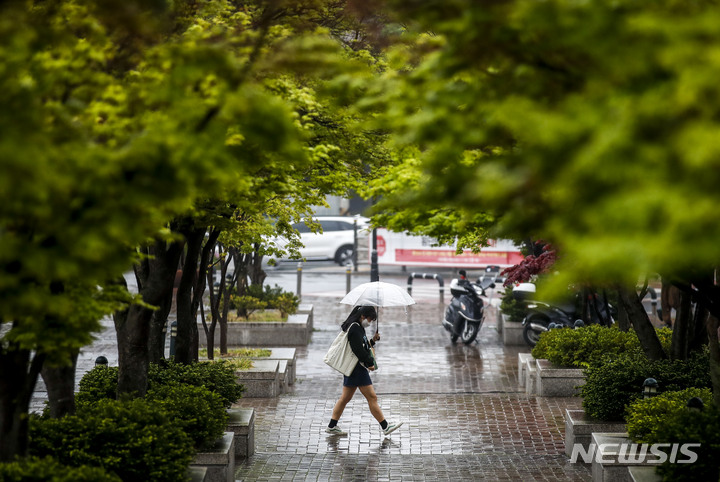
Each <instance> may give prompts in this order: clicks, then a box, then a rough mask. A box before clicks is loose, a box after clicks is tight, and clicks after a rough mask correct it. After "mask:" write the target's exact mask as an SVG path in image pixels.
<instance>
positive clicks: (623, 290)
mask: <svg viewBox="0 0 720 482" xmlns="http://www.w3.org/2000/svg"><path fill="white" fill-rule="evenodd" d="M618 294H619V299H620V304H621V305H622V306H623V308H624V309H625V312H626V313H627V315H628V319H629V320H630V323H632V326H633V328H635V332H636V333H637V335H638V338H639V339H640V344H641V345H642V348H643V351H644V352H645V355H646V356H647V357H648V358H649V359H650V360H663V359H665V358H667V355H666V354H665V351H664V350H663V348H662V345H661V344H660V339H658V337H657V334H656V333H655V327H654V326H653V324H652V323H651V322H650V318H648V315H647V312H646V311H645V307H644V306H643V304H642V301H641V299H640V298H639V297H638V295H637V293H636V292H635V290H634V289H628V288H627V287H625V286H619V287H618Z"/></svg>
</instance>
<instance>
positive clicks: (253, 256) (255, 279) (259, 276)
mask: <svg viewBox="0 0 720 482" xmlns="http://www.w3.org/2000/svg"><path fill="white" fill-rule="evenodd" d="M258 248H259V246H258V245H255V249H254V250H253V252H252V253H250V254H249V255H248V256H249V260H248V270H247V271H248V274H249V277H250V284H251V285H260V286H262V285H263V283H265V278H267V273H266V272H265V270H264V269H263V268H262V260H263V257H262V256H261V255H260V254H259V253H258Z"/></svg>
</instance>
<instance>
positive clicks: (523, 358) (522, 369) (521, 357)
mask: <svg viewBox="0 0 720 482" xmlns="http://www.w3.org/2000/svg"><path fill="white" fill-rule="evenodd" d="M532 359H533V356H532V355H531V354H530V353H518V386H519V387H521V388H525V377H526V374H527V362H528V360H532Z"/></svg>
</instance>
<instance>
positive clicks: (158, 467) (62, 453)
mask: <svg viewBox="0 0 720 482" xmlns="http://www.w3.org/2000/svg"><path fill="white" fill-rule="evenodd" d="M30 453H31V455H34V456H38V457H48V456H49V457H53V458H55V459H57V460H58V461H59V462H60V463H61V464H64V465H70V466H75V467H81V466H83V465H89V466H97V467H103V468H104V469H105V470H107V471H109V472H115V473H116V474H117V475H118V476H119V477H120V478H121V479H122V480H125V481H136V480H152V481H177V480H184V478H185V476H186V473H187V468H188V466H189V464H190V462H191V460H192V456H193V453H194V450H193V443H192V440H191V439H190V437H189V436H188V435H187V434H186V433H185V432H184V431H183V430H182V429H181V428H180V427H179V426H177V425H176V424H175V423H174V422H173V421H172V420H170V419H169V418H168V415H167V413H166V412H165V411H164V410H158V407H157V406H155V405H153V404H152V403H150V402H148V401H147V400H143V399H136V400H127V401H118V400H100V401H98V402H96V403H95V404H92V405H90V404H86V405H82V406H80V407H78V410H77V413H76V414H75V415H69V416H65V417H63V418H60V419H51V418H38V417H32V418H31V420H30Z"/></svg>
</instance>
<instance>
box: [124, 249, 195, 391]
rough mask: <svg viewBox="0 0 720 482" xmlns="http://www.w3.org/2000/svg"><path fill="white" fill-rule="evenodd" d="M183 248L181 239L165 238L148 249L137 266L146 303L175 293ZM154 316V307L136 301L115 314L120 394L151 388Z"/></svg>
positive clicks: (160, 299)
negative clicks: (149, 380) (151, 331)
mask: <svg viewBox="0 0 720 482" xmlns="http://www.w3.org/2000/svg"><path fill="white" fill-rule="evenodd" d="M182 249H183V243H182V242H180V241H178V242H173V243H170V244H167V243H166V242H165V241H162V240H159V241H157V242H156V243H155V244H153V245H152V246H149V247H148V248H147V249H146V253H145V254H146V257H145V259H144V260H143V261H142V263H141V264H140V266H138V267H137V268H136V276H137V278H138V288H139V291H140V294H141V295H142V299H143V301H144V302H145V303H147V304H149V305H152V306H161V305H162V303H163V302H164V300H165V299H166V297H167V296H168V293H170V294H172V289H173V282H174V280H175V273H176V271H177V266H178V261H179V259H180V255H181V254H182ZM121 282H122V283H124V282H125V281H124V279H123V280H122V281H121ZM152 315H153V310H151V309H150V308H145V307H144V306H141V305H137V304H134V305H131V306H130V308H129V309H127V310H125V311H122V312H116V313H115V314H114V316H113V319H114V321H115V331H116V333H117V343H118V367H119V370H118V372H119V373H118V395H121V394H130V395H132V396H138V397H141V396H144V395H145V392H146V391H147V374H148V367H149V364H150V353H149V350H148V339H149V337H150V320H151V319H152Z"/></svg>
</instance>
